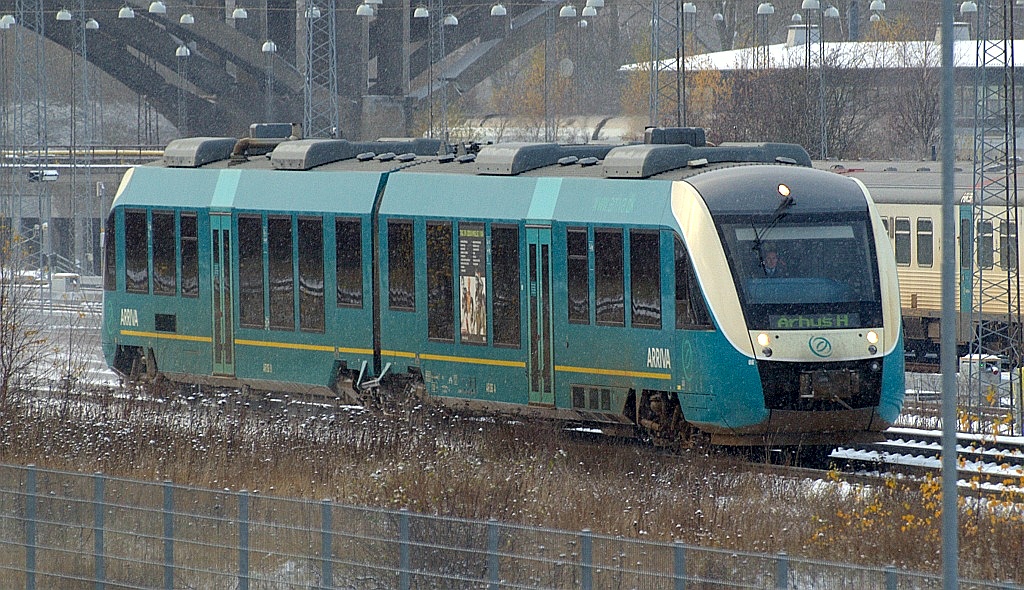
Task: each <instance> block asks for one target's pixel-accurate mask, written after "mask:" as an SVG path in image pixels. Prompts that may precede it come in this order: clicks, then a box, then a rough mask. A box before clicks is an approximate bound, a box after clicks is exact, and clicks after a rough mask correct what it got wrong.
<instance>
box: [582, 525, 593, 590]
mask: <svg viewBox="0 0 1024 590" xmlns="http://www.w3.org/2000/svg"><path fill="white" fill-rule="evenodd" d="M580 561H581V562H582V568H581V571H580V588H582V589H583V590H593V588H594V569H593V563H594V538H593V537H592V536H591V535H590V529H583V531H581V533H580Z"/></svg>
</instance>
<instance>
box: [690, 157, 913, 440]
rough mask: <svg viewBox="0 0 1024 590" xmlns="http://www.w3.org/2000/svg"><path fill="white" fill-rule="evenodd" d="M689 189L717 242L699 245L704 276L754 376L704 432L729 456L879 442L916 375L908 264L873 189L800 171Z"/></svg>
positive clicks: (735, 172)
mask: <svg viewBox="0 0 1024 590" xmlns="http://www.w3.org/2000/svg"><path fill="white" fill-rule="evenodd" d="M688 180H689V185H690V186H692V187H693V188H694V189H695V192H696V195H688V198H689V199H690V205H691V206H692V207H694V208H698V209H701V211H700V213H701V214H702V215H707V216H709V217H710V220H711V221H712V224H713V227H714V228H715V233H716V235H714V236H712V235H710V233H711V232H710V231H707V232H704V234H703V235H693V236H691V239H692V240H695V241H698V242H701V241H703V244H702V245H705V246H706V247H705V249H704V250H705V252H708V253H709V255H707V256H703V257H698V262H697V265H698V269H697V273H698V274H699V275H701V280H702V282H703V283H704V287H705V292H706V293H707V294H708V299H709V305H710V306H711V307H712V310H713V314H714V315H715V317H716V318H717V320H718V323H719V327H720V328H721V329H722V332H723V333H724V335H725V336H726V338H727V339H728V341H729V343H730V344H731V345H732V347H734V348H735V349H736V350H737V351H739V352H740V353H741V354H742V355H743V356H744V357H746V359H747V367H746V371H745V374H746V375H747V376H748V377H749V379H746V380H737V381H734V383H735V386H734V387H732V388H730V390H729V391H728V392H727V393H725V392H723V395H722V397H721V402H722V403H721V404H720V407H721V412H722V413H721V415H720V416H716V417H714V420H713V421H714V422H716V423H717V424H714V425H712V424H703V425H702V428H704V429H705V430H710V431H711V432H712V433H713V440H715V441H717V442H720V443H723V444H729V443H731V442H741V441H749V440H750V439H751V438H762V439H764V440H767V441H769V442H774V443H777V444H807V445H813V444H832V443H836V442H843V441H857V440H860V441H864V440H876V439H878V438H879V433H880V432H881V431H883V430H885V429H886V428H888V427H889V426H890V425H891V424H892V423H893V422H894V421H895V419H896V417H897V416H898V415H899V412H900V410H901V408H902V403H903V395H904V391H905V389H904V365H903V352H902V334H901V326H900V304H899V290H898V286H897V279H896V267H895V261H894V259H893V255H892V250H891V247H890V245H889V243H888V240H887V239H886V234H885V232H884V229H883V227H882V224H881V221H880V219H879V217H878V214H877V212H876V211H875V209H874V204H873V203H872V201H871V199H870V196H869V195H868V193H867V190H866V189H864V187H863V185H862V184H860V183H859V182H857V181H855V180H852V179H848V178H844V177H841V176H839V175H836V174H833V173H829V172H823V171H817V170H813V169H808V168H802V167H793V166H769V167H766V166H747V167H739V168H731V169H725V170H719V171H710V172H708V173H706V174H701V175H699V176H696V177H694V178H692V179H688ZM712 245H713V246H714V247H712ZM712 251H714V253H713V254H711V252H712ZM719 256H720V257H721V258H718V257H719ZM700 267H703V268H700ZM725 268H728V272H727V273H726V272H724V271H725ZM716 270H717V272H716ZM755 382H756V384H757V386H753V383H755ZM744 384H746V385H744ZM723 425H725V426H724V427H723Z"/></svg>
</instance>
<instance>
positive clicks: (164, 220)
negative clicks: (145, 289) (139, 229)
mask: <svg viewBox="0 0 1024 590" xmlns="http://www.w3.org/2000/svg"><path fill="white" fill-rule="evenodd" d="M177 264H178V262H177V247H176V245H175V234H174V212H173V211H153V294H154V295H174V294H175V293H176V292H177V287H178V285H177Z"/></svg>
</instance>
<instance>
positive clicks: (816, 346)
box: [807, 336, 832, 359]
mask: <svg viewBox="0 0 1024 590" xmlns="http://www.w3.org/2000/svg"><path fill="white" fill-rule="evenodd" d="M807 348H810V349H811V353H813V354H814V355H815V356H818V357H821V358H823V359H824V358H828V357H830V356H832V342H830V341H829V339H828V338H825V337H824V336H811V338H810V339H809V340H808V341H807Z"/></svg>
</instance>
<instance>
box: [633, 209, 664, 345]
mask: <svg viewBox="0 0 1024 590" xmlns="http://www.w3.org/2000/svg"><path fill="white" fill-rule="evenodd" d="M629 292H630V299H631V301H632V304H631V307H632V308H633V310H632V311H633V313H632V322H633V325H634V326H637V327H640V328H655V329H660V328H661V234H660V233H658V232H656V231H644V230H635V229H634V230H630V232H629Z"/></svg>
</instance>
